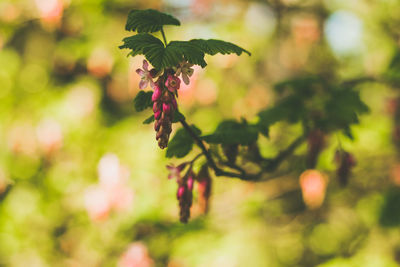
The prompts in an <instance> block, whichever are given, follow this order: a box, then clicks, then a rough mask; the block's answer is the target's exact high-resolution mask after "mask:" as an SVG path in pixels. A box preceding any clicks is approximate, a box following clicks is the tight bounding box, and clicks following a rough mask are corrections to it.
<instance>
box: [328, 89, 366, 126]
mask: <svg viewBox="0 0 400 267" xmlns="http://www.w3.org/2000/svg"><path fill="white" fill-rule="evenodd" d="M368 111H369V108H368V106H367V105H366V104H365V103H364V102H363V101H362V100H361V98H360V94H359V93H358V92H356V91H354V90H351V89H346V88H345V89H343V88H338V89H335V90H334V91H333V92H332V96H331V97H330V100H329V101H327V102H326V104H325V112H326V117H325V120H324V121H322V123H324V124H325V125H326V127H327V128H328V129H329V128H331V129H336V128H348V127H349V126H350V125H351V124H355V123H358V122H359V120H358V115H359V114H363V113H366V112H368Z"/></svg>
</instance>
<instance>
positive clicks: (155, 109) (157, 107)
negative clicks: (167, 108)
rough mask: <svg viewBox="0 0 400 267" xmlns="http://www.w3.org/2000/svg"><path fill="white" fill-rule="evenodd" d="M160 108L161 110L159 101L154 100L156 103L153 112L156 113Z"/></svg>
mask: <svg viewBox="0 0 400 267" xmlns="http://www.w3.org/2000/svg"><path fill="white" fill-rule="evenodd" d="M159 110H160V107H159V105H158V102H154V104H153V112H154V113H156V112H157V111H159Z"/></svg>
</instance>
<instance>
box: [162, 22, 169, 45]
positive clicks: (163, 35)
mask: <svg viewBox="0 0 400 267" xmlns="http://www.w3.org/2000/svg"><path fill="white" fill-rule="evenodd" d="M161 34H162V37H163V39H164V44H165V46H167V44H168V42H167V38H166V37H165V32H164V28H163V27H161Z"/></svg>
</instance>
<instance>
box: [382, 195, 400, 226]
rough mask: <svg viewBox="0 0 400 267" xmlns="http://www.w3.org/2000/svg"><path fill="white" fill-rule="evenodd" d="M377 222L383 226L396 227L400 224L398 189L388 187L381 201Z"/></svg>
mask: <svg viewBox="0 0 400 267" xmlns="http://www.w3.org/2000/svg"><path fill="white" fill-rule="evenodd" d="M379 223H380V225H382V226H384V227H398V226H399V225H400V189H398V188H393V189H390V190H389V191H388V192H387V193H386V194H385V198H384V201H383V203H382V207H381V211H380V216H379Z"/></svg>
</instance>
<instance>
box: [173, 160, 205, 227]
mask: <svg viewBox="0 0 400 267" xmlns="http://www.w3.org/2000/svg"><path fill="white" fill-rule="evenodd" d="M188 165H189V168H188V170H187V171H186V173H185V175H183V176H181V172H182V171H183V170H184V169H185V168H186V166H188ZM167 169H168V170H169V175H168V179H176V182H177V184H178V190H177V193H176V198H177V199H178V202H179V218H180V221H181V222H183V223H187V222H188V220H189V218H190V209H191V207H192V204H193V188H194V183H195V182H197V191H198V204H199V206H200V210H201V211H202V212H203V213H207V211H208V207H209V199H210V196H211V181H212V180H211V177H210V175H209V172H208V166H207V165H203V166H202V168H201V169H200V171H199V172H198V174H197V175H196V174H195V173H194V172H193V170H192V163H191V162H184V163H182V164H180V165H178V166H174V165H168V166H167Z"/></svg>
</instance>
